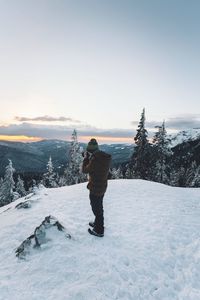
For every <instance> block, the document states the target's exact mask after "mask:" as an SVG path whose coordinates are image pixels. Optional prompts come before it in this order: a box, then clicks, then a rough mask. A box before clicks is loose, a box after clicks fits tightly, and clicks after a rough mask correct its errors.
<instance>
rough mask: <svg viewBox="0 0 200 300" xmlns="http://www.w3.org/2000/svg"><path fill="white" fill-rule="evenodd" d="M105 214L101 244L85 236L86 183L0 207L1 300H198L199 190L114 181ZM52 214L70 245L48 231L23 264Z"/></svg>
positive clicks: (88, 212)
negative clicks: (31, 240)
mask: <svg viewBox="0 0 200 300" xmlns="http://www.w3.org/2000/svg"><path fill="white" fill-rule="evenodd" d="M21 202H25V204H24V205H22V204H20V205H18V204H19V203H21ZM16 206H17V208H16ZM104 208H105V225H106V230H105V236H104V238H103V239H99V238H97V237H94V236H91V235H89V234H88V232H87V228H88V221H89V220H92V219H93V216H92V215H91V209H90V207H89V200H88V191H87V190H86V183H83V184H78V185H73V186H66V187H62V188H57V189H45V188H44V189H41V190H39V191H38V193H37V194H35V195H34V194H32V195H29V196H28V198H27V199H25V198H21V199H18V200H17V201H15V202H12V203H10V204H9V205H7V206H3V207H1V208H0V228H1V230H0V240H1V243H0V259H1V265H0V283H1V285H0V300H27V299H30V300H47V299H48V300H55V299H57V300H91V299H92V300H93V299H97V300H111V299H112V300H114V299H120V300H121V299H124V300H129V299H131V300H140V299H141V300H152V299H155V300H156V299H159V300H161V299H162V300H175V299H180V300H197V299H200V274H199V267H200V234H199V233H200V218H199V216H200V189H199V188H196V189H195V188H177V187H169V186H165V185H162V184H159V183H153V182H148V181H143V180H112V181H109V188H108V191H107V193H106V195H105V200H104ZM49 215H53V216H54V217H55V218H56V220H58V221H59V222H60V224H62V226H63V227H64V228H65V232H66V235H67V234H69V235H70V237H71V238H70V239H69V238H67V237H66V236H65V234H63V233H59V234H58V231H56V229H55V228H53V229H49V232H48V234H47V236H46V239H45V243H42V244H41V246H40V247H36V248H32V249H31V250H30V251H28V252H27V254H26V256H25V257H24V259H19V258H17V257H16V253H15V251H16V249H17V248H18V247H19V246H20V244H21V243H22V242H23V241H24V240H25V239H26V238H27V237H29V236H30V235H31V234H32V233H33V232H34V230H35V229H36V227H38V226H39V225H40V224H41V222H42V221H43V220H44V219H45V217H47V216H49ZM62 226H61V227H62Z"/></svg>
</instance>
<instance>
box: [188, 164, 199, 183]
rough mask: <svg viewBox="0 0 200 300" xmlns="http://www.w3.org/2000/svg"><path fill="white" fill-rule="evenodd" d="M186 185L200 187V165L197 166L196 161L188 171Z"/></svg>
mask: <svg viewBox="0 0 200 300" xmlns="http://www.w3.org/2000/svg"><path fill="white" fill-rule="evenodd" d="M186 176H187V182H186V185H187V186H189V187H200V165H199V166H197V163H196V161H193V162H192V165H191V167H190V169H189V170H188V172H187V175H186Z"/></svg>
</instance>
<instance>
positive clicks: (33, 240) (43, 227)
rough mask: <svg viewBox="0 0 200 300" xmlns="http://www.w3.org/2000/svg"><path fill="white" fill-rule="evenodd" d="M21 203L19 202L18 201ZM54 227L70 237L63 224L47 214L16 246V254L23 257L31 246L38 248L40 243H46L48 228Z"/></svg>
mask: <svg viewBox="0 0 200 300" xmlns="http://www.w3.org/2000/svg"><path fill="white" fill-rule="evenodd" d="M20 204H21V203H20ZM52 228H56V229H57V230H58V231H62V232H64V233H65V237H67V238H69V239H71V235H70V234H69V233H66V230H65V228H64V226H63V225H62V224H61V223H60V222H59V221H58V220H57V219H56V218H55V217H53V216H48V217H46V218H45V219H44V221H43V222H42V223H41V224H40V225H39V226H38V227H36V228H35V231H34V234H32V235H30V236H29V237H28V238H27V239H25V240H24V241H23V242H22V244H21V245H20V246H19V247H18V248H17V250H16V251H15V252H16V256H17V257H19V258H25V256H26V255H27V254H29V253H30V249H31V248H39V247H40V246H41V245H43V244H46V243H47V242H48V241H49V240H50V238H49V237H48V235H47V231H48V232H49V229H52Z"/></svg>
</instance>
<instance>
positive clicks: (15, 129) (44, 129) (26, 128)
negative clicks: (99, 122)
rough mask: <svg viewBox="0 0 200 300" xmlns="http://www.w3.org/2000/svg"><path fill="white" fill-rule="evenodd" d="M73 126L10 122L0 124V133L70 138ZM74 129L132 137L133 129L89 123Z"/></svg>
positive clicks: (80, 131) (81, 133) (96, 135)
mask: <svg viewBox="0 0 200 300" xmlns="http://www.w3.org/2000/svg"><path fill="white" fill-rule="evenodd" d="M74 128H75V127H74V126H61V125H41V124H34V123H26V122H24V123H22V124H11V125H8V126H0V135H15V136H17V135H24V136H31V137H41V138H43V139H64V140H67V139H70V137H71V134H72V132H73V130H74ZM76 130H77V132H78V135H79V136H84V137H88V136H95V137H97V138H98V137H114V138H133V136H134V134H135V131H134V130H132V129H127V130H126V129H107V130H103V129H99V128H96V127H93V126H90V125H81V124H80V125H78V126H76Z"/></svg>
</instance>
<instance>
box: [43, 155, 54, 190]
mask: <svg viewBox="0 0 200 300" xmlns="http://www.w3.org/2000/svg"><path fill="white" fill-rule="evenodd" d="M43 184H44V186H46V187H49V188H54V187H57V183H56V174H55V172H54V167H53V163H52V159H51V156H50V157H49V161H48V163H47V172H46V173H45V174H44V175H43Z"/></svg>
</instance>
